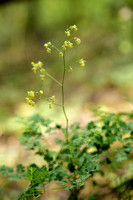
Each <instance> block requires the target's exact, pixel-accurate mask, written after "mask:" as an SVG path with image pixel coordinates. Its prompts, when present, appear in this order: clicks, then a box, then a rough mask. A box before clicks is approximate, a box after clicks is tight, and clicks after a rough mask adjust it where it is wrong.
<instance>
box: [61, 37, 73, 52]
mask: <svg viewBox="0 0 133 200" xmlns="http://www.w3.org/2000/svg"><path fill="white" fill-rule="evenodd" d="M66 47H69V48H73V43H72V42H70V41H69V40H65V41H64V44H63V45H62V49H63V50H64V51H65V50H66Z"/></svg>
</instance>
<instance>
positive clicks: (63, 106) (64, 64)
mask: <svg viewBox="0 0 133 200" xmlns="http://www.w3.org/2000/svg"><path fill="white" fill-rule="evenodd" d="M63 66H64V70H63V77H62V109H63V113H64V116H65V119H66V141H67V142H68V117H67V114H66V110H65V105H64V99H65V97H64V81H65V74H66V62H65V52H64V54H63Z"/></svg>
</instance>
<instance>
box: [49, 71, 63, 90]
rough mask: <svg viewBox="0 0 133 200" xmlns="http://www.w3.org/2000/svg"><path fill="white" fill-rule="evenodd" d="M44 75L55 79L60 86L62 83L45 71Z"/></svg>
mask: <svg viewBox="0 0 133 200" xmlns="http://www.w3.org/2000/svg"><path fill="white" fill-rule="evenodd" d="M46 75H47V76H48V77H49V78H51V79H52V80H53V81H55V82H56V83H58V84H59V85H60V86H61V87H62V84H61V83H60V82H59V81H57V80H56V79H55V78H54V77H53V76H51V75H50V74H49V73H48V72H46Z"/></svg>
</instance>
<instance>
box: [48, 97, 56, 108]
mask: <svg viewBox="0 0 133 200" xmlns="http://www.w3.org/2000/svg"><path fill="white" fill-rule="evenodd" d="M49 101H50V103H49V108H52V104H53V103H55V102H56V98H55V96H52V97H50V98H49Z"/></svg>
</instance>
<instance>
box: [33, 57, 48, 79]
mask: <svg viewBox="0 0 133 200" xmlns="http://www.w3.org/2000/svg"><path fill="white" fill-rule="evenodd" d="M31 64H32V66H33V67H32V70H33V73H34V74H36V72H37V70H38V69H40V72H41V74H40V78H41V81H44V78H45V69H44V68H43V67H42V66H43V63H42V62H40V61H39V62H38V63H34V62H31Z"/></svg>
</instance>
